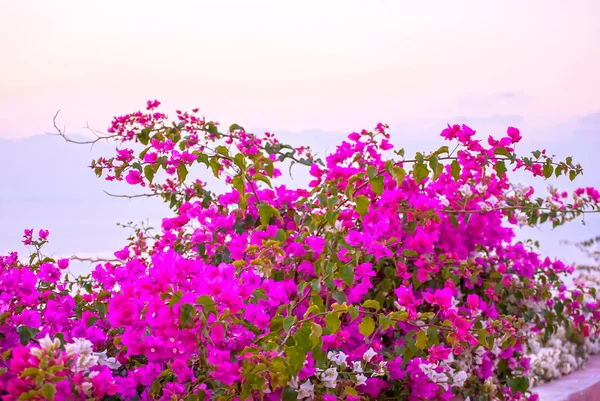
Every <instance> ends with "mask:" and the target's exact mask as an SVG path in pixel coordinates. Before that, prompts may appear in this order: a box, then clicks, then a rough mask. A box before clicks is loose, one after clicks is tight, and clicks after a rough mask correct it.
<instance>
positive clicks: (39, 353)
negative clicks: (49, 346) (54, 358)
mask: <svg viewBox="0 0 600 401" xmlns="http://www.w3.org/2000/svg"><path fill="white" fill-rule="evenodd" d="M29 352H30V353H31V355H33V356H35V357H36V358H38V359H40V358H41V357H42V356H44V350H42V349H41V348H31V349H30V350H29Z"/></svg>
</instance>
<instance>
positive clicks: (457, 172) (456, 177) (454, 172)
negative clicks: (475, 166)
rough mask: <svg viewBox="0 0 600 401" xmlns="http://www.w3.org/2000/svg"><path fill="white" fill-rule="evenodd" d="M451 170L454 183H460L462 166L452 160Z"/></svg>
mask: <svg viewBox="0 0 600 401" xmlns="http://www.w3.org/2000/svg"><path fill="white" fill-rule="evenodd" d="M450 168H451V171H452V177H453V178H454V181H458V180H459V179H460V164H458V162H457V161H456V160H452V163H450Z"/></svg>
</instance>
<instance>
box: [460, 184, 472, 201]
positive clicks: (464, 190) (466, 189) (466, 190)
mask: <svg viewBox="0 0 600 401" xmlns="http://www.w3.org/2000/svg"><path fill="white" fill-rule="evenodd" d="M458 192H460V194H461V195H462V196H464V197H465V198H470V197H471V196H472V195H473V191H472V190H471V186H470V185H468V184H464V185H463V186H461V187H460V188H458Z"/></svg>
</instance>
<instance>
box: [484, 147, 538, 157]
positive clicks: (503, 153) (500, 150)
mask: <svg viewBox="0 0 600 401" xmlns="http://www.w3.org/2000/svg"><path fill="white" fill-rule="evenodd" d="M494 154H495V155H499V156H506V157H510V152H509V151H508V150H506V149H505V148H496V149H494ZM538 157H539V156H538Z"/></svg>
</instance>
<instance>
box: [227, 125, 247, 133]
mask: <svg viewBox="0 0 600 401" xmlns="http://www.w3.org/2000/svg"><path fill="white" fill-rule="evenodd" d="M233 131H244V132H246V130H245V129H244V127H242V126H241V125H237V124H231V125H230V126H229V132H233Z"/></svg>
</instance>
